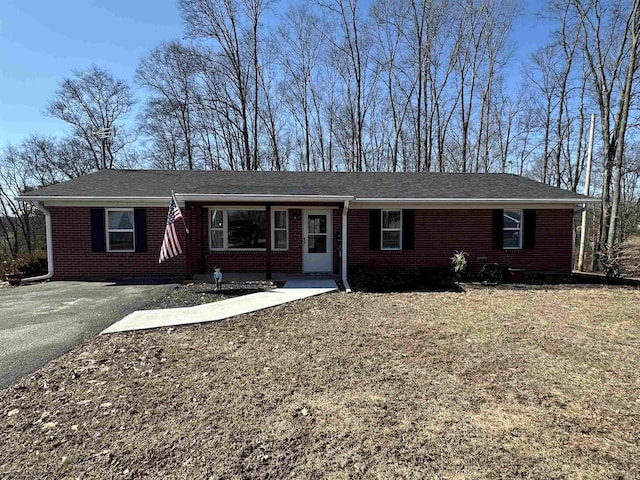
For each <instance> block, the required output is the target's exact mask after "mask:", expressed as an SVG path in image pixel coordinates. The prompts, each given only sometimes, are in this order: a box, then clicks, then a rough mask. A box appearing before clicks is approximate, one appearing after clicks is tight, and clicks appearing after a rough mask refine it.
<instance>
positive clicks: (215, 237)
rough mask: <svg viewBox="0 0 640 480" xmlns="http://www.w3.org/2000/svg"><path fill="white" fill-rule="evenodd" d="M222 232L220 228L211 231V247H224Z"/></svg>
mask: <svg viewBox="0 0 640 480" xmlns="http://www.w3.org/2000/svg"><path fill="white" fill-rule="evenodd" d="M223 234H224V232H223V231H222V230H213V231H212V232H211V248H224V237H223Z"/></svg>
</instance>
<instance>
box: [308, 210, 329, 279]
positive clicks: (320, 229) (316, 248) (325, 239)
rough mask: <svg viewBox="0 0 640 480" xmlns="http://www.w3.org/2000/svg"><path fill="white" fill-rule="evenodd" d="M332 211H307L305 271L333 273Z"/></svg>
mask: <svg viewBox="0 0 640 480" xmlns="http://www.w3.org/2000/svg"><path fill="white" fill-rule="evenodd" d="M332 220H333V217H332V213H331V210H305V212H304V225H303V227H304V228H303V232H302V233H303V239H302V248H303V262H304V271H305V273H308V272H332V271H333V239H332V231H331V224H332Z"/></svg>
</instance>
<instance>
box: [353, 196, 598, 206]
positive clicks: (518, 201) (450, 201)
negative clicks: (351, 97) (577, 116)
mask: <svg viewBox="0 0 640 480" xmlns="http://www.w3.org/2000/svg"><path fill="white" fill-rule="evenodd" d="M600 202H601V200H600V199H597V198H587V197H585V198H356V199H355V200H354V201H353V203H360V204H434V205H440V204H447V205H463V204H469V203H482V204H487V205H504V204H509V205H530V204H532V203H535V204H550V205H552V204H556V205H557V204H564V205H579V204H582V203H600Z"/></svg>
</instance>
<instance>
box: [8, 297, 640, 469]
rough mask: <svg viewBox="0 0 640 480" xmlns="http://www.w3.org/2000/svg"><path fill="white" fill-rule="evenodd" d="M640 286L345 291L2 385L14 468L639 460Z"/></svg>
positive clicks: (134, 340) (125, 337)
mask: <svg viewBox="0 0 640 480" xmlns="http://www.w3.org/2000/svg"><path fill="white" fill-rule="evenodd" d="M639 306H640V290H635V289H630V288H620V287H615V288H606V287H598V288H588V287H582V288H573V287H572V288H569V287H567V288H563V287H559V288H554V289H548V290H545V289H543V288H536V289H534V288H532V289H526V290H508V289H481V288H472V289H470V290H469V291H468V292H467V293H462V294H460V293H407V294H380V295H373V294H344V293H336V294H330V295H325V296H321V297H316V298H313V299H309V300H305V301H301V302H298V303H295V304H290V305H286V306H281V307H278V308H274V309H271V310H268V311H264V312H262V313H258V314H253V315H246V316H242V317H237V318H235V319H231V320H228V321H223V322H219V323H216V324H208V325H199V326H194V327H184V328H178V329H175V330H167V329H164V330H161V331H150V332H142V333H130V334H120V335H111V336H103V337H99V338H96V339H94V340H92V341H90V342H89V343H87V344H85V345H84V346H82V347H80V348H78V349H76V350H74V351H72V352H70V353H69V354H67V355H65V356H63V357H61V358H59V359H58V360H56V361H54V362H52V363H50V364H49V365H47V366H46V367H44V368H43V369H41V370H40V371H38V372H36V374H34V375H32V376H31V377H29V378H26V379H24V380H22V381H21V382H20V383H19V384H17V385H16V386H14V387H12V388H10V389H8V390H6V391H3V392H0V405H2V410H1V411H0V431H2V432H3V442H2V444H1V446H0V476H2V477H3V478H5V477H6V478H29V479H32V478H65V477H68V478H76V477H80V478H283V477H285V478H333V479H343V478H344V479H347V478H379V479H388V478H416V479H417V478H433V479H442V478H447V479H462V478H584V479H594V478H626V479H632V478H640V473H639V472H640V446H639V443H638V442H639V440H638V439H639V438H640V380H639V378H640V376H639V372H640V358H639V352H640V312H639V310H638V308H639Z"/></svg>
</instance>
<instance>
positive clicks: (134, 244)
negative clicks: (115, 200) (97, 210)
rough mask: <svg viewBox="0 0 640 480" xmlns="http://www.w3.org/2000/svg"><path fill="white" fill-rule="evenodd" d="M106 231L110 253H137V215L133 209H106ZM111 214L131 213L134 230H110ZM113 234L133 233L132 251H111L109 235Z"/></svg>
mask: <svg viewBox="0 0 640 480" xmlns="http://www.w3.org/2000/svg"><path fill="white" fill-rule="evenodd" d="M104 210H105V212H104V230H105V237H106V244H105V247H106V250H107V252H109V253H134V252H135V251H136V215H135V211H134V209H133V208H105V209H104ZM109 212H131V219H132V222H131V224H132V225H133V228H109ZM111 232H114V233H117V232H125V233H126V232H131V234H132V236H133V242H132V249H131V250H112V249H111V240H110V238H109V234H110V233H111Z"/></svg>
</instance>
